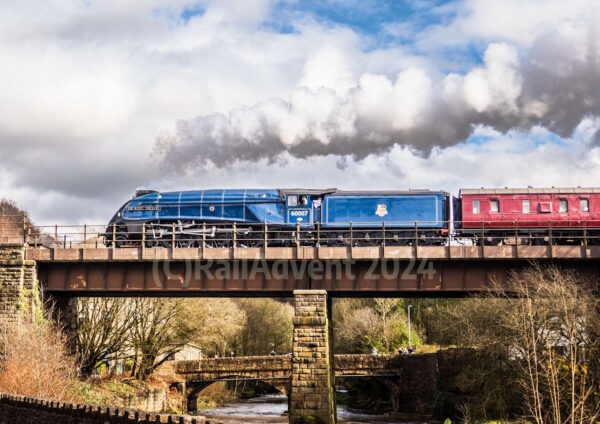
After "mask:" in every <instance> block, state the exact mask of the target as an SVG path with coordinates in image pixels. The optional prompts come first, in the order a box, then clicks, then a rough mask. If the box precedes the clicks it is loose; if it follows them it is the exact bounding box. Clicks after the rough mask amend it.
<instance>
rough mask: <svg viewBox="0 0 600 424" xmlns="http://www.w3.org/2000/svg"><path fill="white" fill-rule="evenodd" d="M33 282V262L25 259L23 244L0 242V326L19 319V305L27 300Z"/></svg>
mask: <svg viewBox="0 0 600 424" xmlns="http://www.w3.org/2000/svg"><path fill="white" fill-rule="evenodd" d="M35 284H37V272H36V266H35V262H34V261H29V260H25V246H24V245H23V244H22V243H21V244H0V326H3V325H6V324H9V325H10V324H13V323H15V322H17V321H18V320H19V316H20V314H19V307H20V305H22V303H23V301H28V300H29V299H28V296H30V295H31V293H32V291H33V288H34V285H35Z"/></svg>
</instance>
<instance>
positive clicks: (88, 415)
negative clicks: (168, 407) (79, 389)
mask: <svg viewBox="0 0 600 424" xmlns="http://www.w3.org/2000/svg"><path fill="white" fill-rule="evenodd" d="M34 423H55V424H96V423H97V424H107V423H115V424H118V423H123V424H125V423H130V424H150V423H157V424H158V423H161V424H162V423H172V424H175V423H178V424H200V423H203V424H221V423H222V421H215V420H208V419H206V418H205V417H202V416H195V417H192V416H189V415H170V414H149V413H146V412H141V411H135V410H132V409H127V408H113V407H106V406H94V405H79V404H73V403H66V402H57V401H52V400H46V399H36V398H29V397H24V396H16V395H7V394H4V393H0V424H34Z"/></svg>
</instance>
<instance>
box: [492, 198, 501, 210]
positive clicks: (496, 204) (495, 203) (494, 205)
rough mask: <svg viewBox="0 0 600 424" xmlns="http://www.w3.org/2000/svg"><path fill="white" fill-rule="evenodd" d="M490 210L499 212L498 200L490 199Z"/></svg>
mask: <svg viewBox="0 0 600 424" xmlns="http://www.w3.org/2000/svg"><path fill="white" fill-rule="evenodd" d="M490 212H492V213H498V212H500V201H499V200H496V199H495V200H490Z"/></svg>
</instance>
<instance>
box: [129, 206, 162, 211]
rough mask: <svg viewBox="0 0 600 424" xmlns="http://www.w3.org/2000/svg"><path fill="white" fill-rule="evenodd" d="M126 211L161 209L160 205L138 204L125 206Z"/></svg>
mask: <svg viewBox="0 0 600 424" xmlns="http://www.w3.org/2000/svg"><path fill="white" fill-rule="evenodd" d="M125 210H126V211H159V210H160V206H159V205H137V206H127V207H126V208H125Z"/></svg>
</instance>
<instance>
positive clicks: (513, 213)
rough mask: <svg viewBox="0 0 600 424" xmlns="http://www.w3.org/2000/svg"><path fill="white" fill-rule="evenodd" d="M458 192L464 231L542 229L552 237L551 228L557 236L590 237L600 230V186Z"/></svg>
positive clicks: (509, 232)
mask: <svg viewBox="0 0 600 424" xmlns="http://www.w3.org/2000/svg"><path fill="white" fill-rule="evenodd" d="M460 196H461V213H462V216H461V217H460V220H461V221H462V222H461V223H457V228H461V227H462V232H463V234H469V233H472V234H477V233H481V232H482V231H485V230H486V229H487V230H489V231H492V232H494V236H495V237H507V236H510V235H515V234H518V235H519V236H522V235H529V236H531V235H535V234H538V235H539V234H541V233H544V232H547V233H548V235H549V236H550V237H552V235H551V234H552V233H550V232H549V229H550V228H552V231H553V232H554V235H555V236H556V237H557V238H563V239H565V240H567V239H569V238H573V239H574V238H578V239H581V237H582V236H586V235H590V236H592V237H593V236H594V233H595V232H597V231H598V230H600V188H506V189H463V190H461V192H460ZM501 230H503V231H501ZM585 233H587V234H585ZM545 239H546V240H545V241H547V237H545ZM513 240H514V238H513Z"/></svg>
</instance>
